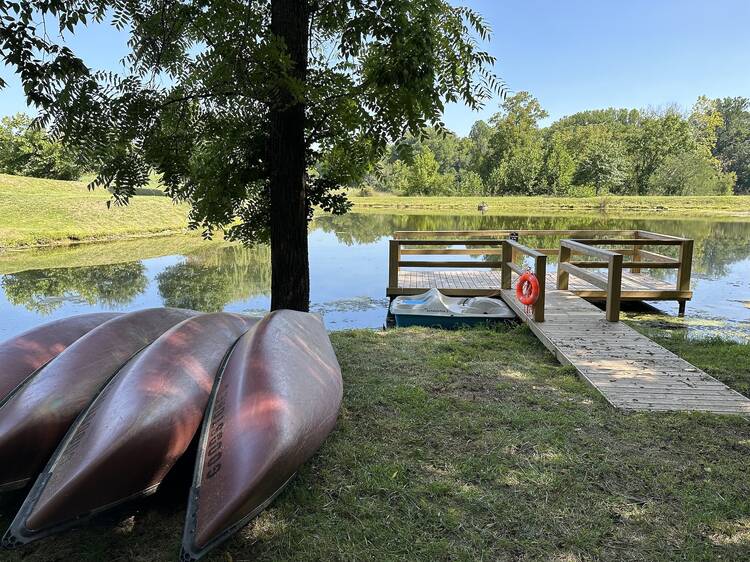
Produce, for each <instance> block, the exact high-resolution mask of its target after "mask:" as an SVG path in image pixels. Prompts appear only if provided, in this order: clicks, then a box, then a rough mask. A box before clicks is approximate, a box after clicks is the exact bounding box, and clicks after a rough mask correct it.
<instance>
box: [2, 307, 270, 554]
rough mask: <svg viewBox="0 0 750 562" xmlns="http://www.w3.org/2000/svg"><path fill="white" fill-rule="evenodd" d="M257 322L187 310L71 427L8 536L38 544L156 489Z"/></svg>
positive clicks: (250, 319) (8, 537) (132, 361)
mask: <svg viewBox="0 0 750 562" xmlns="http://www.w3.org/2000/svg"><path fill="white" fill-rule="evenodd" d="M255 322H257V319H252V318H249V317H246V316H240V315H237V314H229V313H216V314H205V315H202V316H196V317H193V318H189V319H187V320H184V321H182V322H180V323H179V324H177V325H176V326H174V327H173V328H171V329H170V330H168V331H167V332H165V333H164V334H163V335H162V336H161V337H159V338H158V339H157V340H156V341H155V342H154V343H153V344H151V345H150V346H149V347H148V348H146V349H145V350H144V351H143V352H142V353H140V354H139V355H137V356H136V357H135V358H133V359H132V360H131V361H130V362H128V363H127V364H126V365H125V367H123V368H122V369H121V370H120V371H119V372H118V373H117V375H115V376H114V377H113V378H112V380H111V381H110V382H109V383H108V384H107V385H106V387H105V388H104V389H103V390H102V392H101V393H100V394H99V396H98V397H97V398H95V399H94V400H93V402H92V403H91V404H90V405H89V406H88V408H87V409H86V411H85V412H84V413H83V414H82V415H81V416H80V417H79V418H78V419H77V420H76V422H75V424H74V425H73V426H72V427H71V429H70V431H69V432H68V433H67V435H66V436H65V438H64V440H63V442H62V443H61V444H60V446H59V447H58V449H57V450H56V451H55V454H54V455H53V457H52V458H51V459H50V462H49V463H48V465H47V468H46V469H45V470H44V472H42V474H41V475H40V476H39V478H38V479H37V481H36V483H35V484H34V486H33V488H32V489H31V492H30V493H29V495H28V497H27V498H26V501H25V502H24V504H23V506H22V507H21V509H20V511H19V513H18V515H17V516H16V518H15V520H14V521H13V524H12V525H11V527H10V529H9V531H8V534H7V535H6V537H5V539H4V541H5V543H8V544H10V543H13V544H15V543H27V542H31V541H33V540H36V539H38V538H42V537H44V536H46V535H49V534H51V533H54V532H57V531H61V530H63V529H65V528H67V527H69V526H71V525H74V524H76V523H77V522H80V520H81V519H82V518H84V517H88V516H90V515H93V514H95V513H98V512H100V511H103V510H104V509H106V508H108V507H113V506H115V505H117V504H120V503H122V502H124V501H126V500H128V499H131V498H135V497H138V496H141V495H144V494H147V493H150V492H152V491H154V490H155V489H156V487H157V486H158V485H159V484H160V483H161V481H162V479H163V478H164V477H165V476H166V474H167V472H169V470H170V469H171V468H172V466H173V465H174V463H175V462H176V461H177V460H178V459H179V458H180V457H181V456H182V455H183V453H184V452H185V450H186V449H187V448H188V446H189V445H190V442H191V441H192V439H193V437H194V436H195V434H196V433H197V431H198V429H199V428H200V425H201V420H202V419H203V412H204V410H205V408H206V405H207V403H208V399H209V396H210V394H211V389H212V387H213V382H214V378H215V376H216V374H217V372H218V371H219V369H220V367H221V365H222V363H223V361H224V359H225V358H226V356H227V353H228V352H229V350H230V349H231V348H232V346H233V345H234V343H235V342H236V341H237V338H239V337H240V336H241V335H242V334H243V333H244V332H246V331H247V330H248V328H250V326H252V325H253V324H254V323H255ZM123 467H127V469H126V470H123Z"/></svg>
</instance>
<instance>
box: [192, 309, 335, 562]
mask: <svg viewBox="0 0 750 562" xmlns="http://www.w3.org/2000/svg"><path fill="white" fill-rule="evenodd" d="M341 393H342V383H341V371H340V369H339V365H338V362H337V361H336V355H335V354H334V352H333V348H332V347H331V342H330V340H329V339H328V334H327V333H326V330H325V327H324V326H323V323H322V322H321V321H320V319H319V318H318V317H316V316H313V315H311V314H306V313H303V312H294V311H290V310H280V311H277V312H272V313H271V314H269V315H268V316H266V317H265V318H264V319H263V320H261V321H260V322H258V324H256V325H255V326H254V327H253V328H252V329H251V330H250V331H248V332H247V333H246V334H245V335H244V336H242V338H240V340H239V341H238V342H237V345H235V347H234V349H233V350H232V352H231V354H230V356H229V359H228V360H227V363H226V365H225V367H224V369H223V371H222V374H221V375H220V377H219V379H218V381H217V383H216V385H215V386H214V391H213V394H212V397H211V401H210V405H209V411H208V413H207V416H206V420H205V421H204V426H203V430H202V433H201V441H200V444H199V448H198V459H197V461H196V466H195V475H194V481H193V488H192V490H191V493H190V498H189V500H188V501H189V503H188V513H187V520H186V523H185V532H184V536H183V551H182V556H181V558H182V560H191V559H197V558H200V557H201V556H203V555H204V554H205V553H206V552H207V551H208V550H210V549H211V548H213V547H214V546H216V545H217V544H219V543H220V542H222V541H223V540H225V539H227V538H228V537H229V536H230V535H231V534H232V533H234V532H236V531H237V530H238V529H240V528H241V527H242V526H244V525H245V524H247V523H248V522H249V521H250V520H251V519H252V518H253V517H255V516H256V515H257V514H258V513H260V511H262V510H263V509H264V508H265V507H266V506H267V505H268V504H269V503H270V502H271V500H273V499H274V498H275V497H276V495H277V494H278V493H279V492H280V491H281V490H282V489H283V487H284V486H285V485H286V484H287V483H288V482H289V481H290V479H291V478H292V476H294V474H295V472H296V471H297V469H298V468H299V466H300V465H301V464H303V463H304V462H305V461H306V460H307V459H309V458H310V457H311V456H312V455H313V453H315V451H316V450H317V449H318V447H320V445H321V444H322V443H323V441H324V440H325V438H326V437H327V436H328V434H329V433H330V432H331V430H332V429H333V427H334V425H335V423H336V417H337V415H338V411H339V406H340V404H341Z"/></svg>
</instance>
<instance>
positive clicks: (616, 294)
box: [388, 230, 693, 322]
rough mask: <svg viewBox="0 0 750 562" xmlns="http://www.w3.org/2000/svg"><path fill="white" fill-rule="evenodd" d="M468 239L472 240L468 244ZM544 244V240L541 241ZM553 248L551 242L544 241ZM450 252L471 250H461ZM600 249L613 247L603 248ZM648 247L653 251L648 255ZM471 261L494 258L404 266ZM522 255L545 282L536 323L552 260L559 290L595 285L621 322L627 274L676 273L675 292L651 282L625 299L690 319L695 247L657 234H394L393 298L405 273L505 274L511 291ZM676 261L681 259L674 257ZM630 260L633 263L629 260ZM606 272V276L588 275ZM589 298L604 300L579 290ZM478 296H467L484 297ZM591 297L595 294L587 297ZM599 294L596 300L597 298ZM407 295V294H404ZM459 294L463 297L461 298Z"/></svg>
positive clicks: (609, 311)
mask: <svg viewBox="0 0 750 562" xmlns="http://www.w3.org/2000/svg"><path fill="white" fill-rule="evenodd" d="M462 237H466V238H465V239H462ZM528 238H559V239H560V242H559V248H536V249H533V248H531V247H530V245H529V244H523V243H522V242H519V240H520V241H523V240H524V239H528ZM537 241H539V240H537ZM543 243H544V244H549V241H543ZM448 246H465V248H455V247H452V248H450V247H448ZM599 246H608V248H600V247H599ZM654 246H666V247H672V248H675V249H676V252H673V254H674V255H673V256H667V255H664V254H661V253H657V252H655V251H653V250H654V248H653V247H654ZM646 247H648V248H649V249H648V250H647V249H646ZM417 254H419V255H442V256H449V255H466V256H477V255H486V256H493V257H495V258H496V259H494V260H492V261H425V260H404V259H403V256H407V255H417ZM516 254H522V255H526V256H530V257H532V258H533V259H534V272H535V274H536V276H537V278H538V279H539V284H540V291H541V294H540V298H539V300H538V301H537V303H538V306H536V307H535V308H534V319H535V320H536V321H538V322H541V321H543V319H544V300H545V295H544V285H545V274H546V268H547V256H556V257H558V259H559V261H560V266H559V269H558V288H560V289H567V288H568V278H569V276H570V275H573V276H575V277H577V278H580V279H583V280H584V281H587V282H588V283H590V284H592V285H593V286H594V287H596V289H599V290H601V291H602V292H603V296H604V298H605V299H606V303H607V310H606V314H607V319H608V320H611V321H616V320H617V319H618V318H619V316H620V301H621V300H622V277H623V274H622V271H623V270H630V271H631V272H633V273H640V271H641V269H676V270H677V280H676V283H675V287H674V289H667V288H665V287H664V283H661V284H660V285H654V286H649V285H648V280H647V279H645V281H644V285H643V288H642V289H640V288H636V289H634V288H632V287H631V288H628V289H627V290H626V291H625V297H624V298H626V299H629V300H650V299H653V300H676V301H677V302H678V303H679V314H680V315H683V314H684V313H685V303H686V301H687V300H689V299H690V298H691V295H692V294H691V293H690V276H691V273H692V258H693V241H692V240H689V239H686V238H680V237H677V236H669V235H666V234H657V233H655V232H649V231H645V230H468V231H462V230H444V231H400V232H396V233H394V239H393V240H391V242H390V257H389V273H388V286H389V289H388V292H389V294H399V293H398V291H397V289H398V279H399V268H401V267H429V268H436V267H438V268H499V269H500V270H501V288H502V289H509V288H510V286H511V275H512V273H513V272H515V273H518V274H520V273H522V272H523V271H524V270H523V268H522V267H521V266H519V265H517V264H516V263H515V260H514V257H515V255H516ZM575 255H585V256H588V257H589V258H592V259H577V258H576V259H574V258H573V256H575ZM675 255H676V257H674V256H675ZM625 257H627V258H629V259H627V260H625ZM590 269H606V270H607V273H606V275H604V274H602V273H596V272H593V271H588V270H590ZM579 292H580V293H583V294H584V296H585V298H600V296H601V293H599V292H598V291H596V290H595V291H593V292H590V291H588V290H587V289H585V288H584V289H581V290H579ZM481 293H482V291H480V290H478V291H474V292H470V293H465V294H481ZM586 293H589V294H588V295H586ZM593 293H596V294H593ZM401 294H403V293H401ZM456 294H458V293H457V292H456ZM485 294H486V293H485Z"/></svg>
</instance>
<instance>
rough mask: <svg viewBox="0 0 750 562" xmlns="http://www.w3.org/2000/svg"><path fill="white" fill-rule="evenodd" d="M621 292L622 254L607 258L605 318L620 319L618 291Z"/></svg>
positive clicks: (611, 320)
mask: <svg viewBox="0 0 750 562" xmlns="http://www.w3.org/2000/svg"><path fill="white" fill-rule="evenodd" d="M621 292H622V254H615V255H613V256H611V257H610V258H609V268H608V271H607V320H608V321H609V322H617V321H619V320H620V293H621Z"/></svg>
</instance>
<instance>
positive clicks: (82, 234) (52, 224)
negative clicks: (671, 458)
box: [0, 174, 750, 248]
mask: <svg viewBox="0 0 750 562" xmlns="http://www.w3.org/2000/svg"><path fill="white" fill-rule="evenodd" d="M144 193H149V194H150V195H136V196H135V197H133V199H132V200H131V202H130V204H129V205H128V206H126V207H112V208H107V201H108V200H109V194H108V193H107V192H106V191H105V190H102V189H98V190H95V191H93V192H91V191H88V190H87V189H86V182H83V181H81V182H66V181H56V180H43V179H36V178H24V177H19V176H8V175H2V174H0V248H17V247H27V246H40V245H55V244H66V243H70V242H77V241H91V240H117V239H124V238H128V237H142V236H149V235H154V234H167V233H175V232H184V231H185V229H186V227H187V221H186V214H187V210H188V208H187V206H186V205H175V204H174V203H172V201H171V200H170V199H169V198H167V197H164V196H160V195H158V193H159V191H158V190H155V189H148V190H144ZM352 193H353V194H356V191H353V192H352ZM352 201H353V203H354V208H353V211H354V212H355V213H381V214H383V213H396V214H400V215H405V214H435V215H440V214H445V215H456V214H471V215H476V214H477V213H478V212H477V205H479V203H481V202H483V201H484V202H486V203H487V204H488V205H489V211H488V214H490V215H519V216H539V215H548V216H553V215H554V216H563V215H567V216H581V215H587V214H588V215H590V216H611V217H613V218H616V217H622V218H628V217H637V218H646V217H652V216H667V217H706V218H708V217H713V218H717V219H721V218H725V219H729V218H732V219H737V218H740V219H743V218H747V219H748V220H750V197H600V198H588V199H586V198H555V197H494V198H479V197H395V196H384V195H376V196H373V197H357V196H356V195H354V196H352Z"/></svg>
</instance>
